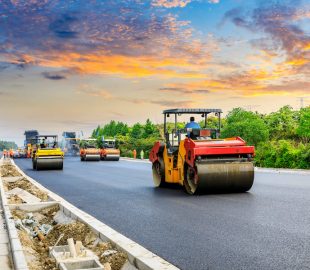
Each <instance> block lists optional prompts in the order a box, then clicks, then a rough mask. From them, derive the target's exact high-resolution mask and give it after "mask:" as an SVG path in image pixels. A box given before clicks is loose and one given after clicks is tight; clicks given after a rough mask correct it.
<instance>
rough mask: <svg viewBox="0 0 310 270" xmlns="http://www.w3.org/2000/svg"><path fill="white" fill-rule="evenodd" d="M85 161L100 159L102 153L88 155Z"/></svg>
mask: <svg viewBox="0 0 310 270" xmlns="http://www.w3.org/2000/svg"><path fill="white" fill-rule="evenodd" d="M84 160H85V161H99V160H100V155H99V154H98V155H86V156H85V158H84Z"/></svg>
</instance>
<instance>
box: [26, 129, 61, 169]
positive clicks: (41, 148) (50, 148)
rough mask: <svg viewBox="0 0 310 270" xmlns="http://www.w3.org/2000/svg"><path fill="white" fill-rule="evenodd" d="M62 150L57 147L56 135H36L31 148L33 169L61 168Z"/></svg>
mask: <svg viewBox="0 0 310 270" xmlns="http://www.w3.org/2000/svg"><path fill="white" fill-rule="evenodd" d="M63 161H64V152H63V151H62V150H61V149H60V148H59V147H58V136H57V135H37V136H36V137H35V145H34V146H33V150H32V168H33V169H34V170H38V171H39V170H62V169H63Z"/></svg>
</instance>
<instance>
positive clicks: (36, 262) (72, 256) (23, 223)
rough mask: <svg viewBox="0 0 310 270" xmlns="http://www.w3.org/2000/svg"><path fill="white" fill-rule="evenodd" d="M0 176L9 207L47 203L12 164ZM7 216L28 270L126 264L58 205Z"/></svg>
mask: <svg viewBox="0 0 310 270" xmlns="http://www.w3.org/2000/svg"><path fill="white" fill-rule="evenodd" d="M0 174H1V176H3V177H8V178H7V179H5V178H4V179H2V180H3V181H2V182H3V187H4V191H5V192H6V195H8V196H9V199H8V202H9V203H10V204H20V203H40V202H42V201H48V195H47V193H46V192H43V191H42V190H40V189H39V188H38V187H36V186H35V185H33V184H32V183H31V182H30V181H28V180H27V179H26V178H24V177H23V176H22V175H20V174H19V173H18V171H17V170H16V169H15V167H14V166H13V165H10V164H7V163H4V165H2V166H1V167H0ZM6 180H7V181H6ZM11 213H12V216H13V219H14V221H15V226H16V228H17V229H18V235H19V238H20V241H21V244H22V246H23V251H24V254H25V258H26V261H27V264H28V267H29V269H30V270H57V269H59V268H61V269H72V270H74V269H98V270H99V269H104V270H121V269H122V268H123V266H124V265H126V264H128V260H127V255H126V254H125V253H124V252H121V251H118V250H116V249H114V247H113V246H112V244H111V243H109V242H103V241H102V240H101V239H100V238H98V235H97V234H96V233H94V232H93V231H92V230H91V228H90V227H89V226H88V225H86V224H84V223H82V222H80V221H77V220H74V219H72V218H70V217H68V216H66V215H65V214H64V213H63V211H61V210H60V209H59V206H58V205H57V206H50V207H46V208H44V209H42V210H40V211H33V212H27V211H23V210H19V209H15V210H12V211H11ZM124 267H126V266H124ZM126 269H128V268H126Z"/></svg>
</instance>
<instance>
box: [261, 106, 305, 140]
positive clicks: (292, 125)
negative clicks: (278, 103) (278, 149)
mask: <svg viewBox="0 0 310 270" xmlns="http://www.w3.org/2000/svg"><path fill="white" fill-rule="evenodd" d="M265 120H266V123H267V126H268V129H269V134H270V139H271V140H279V139H286V140H287V139H294V138H296V129H297V126H298V120H299V112H298V111H294V110H293V108H292V107H291V106H288V105H287V106H284V107H282V108H280V109H279V110H278V111H277V112H273V113H271V114H269V115H267V116H266V117H265Z"/></svg>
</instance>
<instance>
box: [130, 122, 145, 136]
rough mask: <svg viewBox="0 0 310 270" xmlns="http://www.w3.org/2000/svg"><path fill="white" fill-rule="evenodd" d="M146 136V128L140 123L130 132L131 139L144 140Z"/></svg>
mask: <svg viewBox="0 0 310 270" xmlns="http://www.w3.org/2000/svg"><path fill="white" fill-rule="evenodd" d="M143 134H144V128H143V126H142V125H141V124H140V123H136V124H134V125H133V126H132V129H131V132H130V137H131V138H135V139H139V138H142V137H143Z"/></svg>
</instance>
